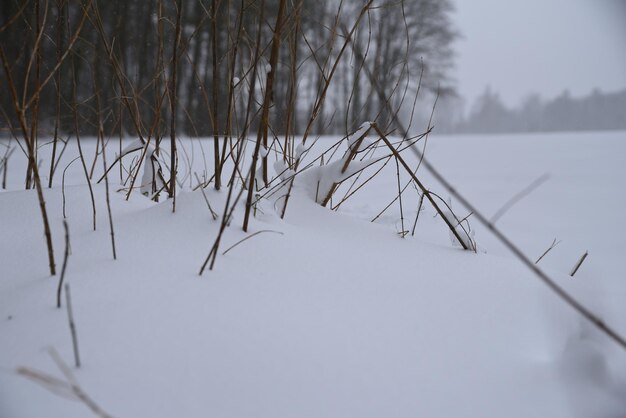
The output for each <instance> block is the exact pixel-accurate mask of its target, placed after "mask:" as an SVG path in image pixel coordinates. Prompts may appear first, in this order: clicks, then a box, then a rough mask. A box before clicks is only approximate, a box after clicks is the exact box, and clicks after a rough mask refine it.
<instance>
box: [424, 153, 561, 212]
mask: <svg viewBox="0 0 626 418" xmlns="http://www.w3.org/2000/svg"><path fill="white" fill-rule="evenodd" d="M422 155H423V154H422ZM549 179H550V174H548V173H546V174H544V175H542V176H541V177H539V178H538V179H536V180H535V181H533V182H532V183H530V184H529V185H528V186H526V187H524V189H522V190H521V191H519V192H518V193H517V194H516V195H515V196H513V197H512V198H510V199H509V200H508V201H507V202H506V203H505V204H504V205H502V207H501V208H500V209H498V210H497V211H496V213H495V214H494V215H493V216H492V217H491V223H494V224H495V223H496V222H498V220H499V219H500V218H501V217H502V216H503V215H504V214H505V213H506V212H507V211H508V210H509V209H511V208H512V207H513V206H514V205H515V204H516V203H517V202H519V201H520V200H522V199H523V198H524V197H526V196H528V195H529V194H530V193H532V192H533V191H534V190H535V189H537V188H538V187H539V186H541V185H542V184H543V183H545V182H546V181H548V180H549Z"/></svg>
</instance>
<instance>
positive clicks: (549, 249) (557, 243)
mask: <svg viewBox="0 0 626 418" xmlns="http://www.w3.org/2000/svg"><path fill="white" fill-rule="evenodd" d="M560 242H561V241H558V242H557V240H556V238H555V239H554V240H553V241H552V244H550V246H549V247H548V249H547V250H545V251H544V252H543V254H541V256H540V257H539V258H538V259H537V261H535V264H539V262H540V261H541V259H542V258H543V257H545V256H546V255H547V254H548V253H549V252H550V251H552V249H553V248H554V247H556V246H557V245H559V243H560Z"/></svg>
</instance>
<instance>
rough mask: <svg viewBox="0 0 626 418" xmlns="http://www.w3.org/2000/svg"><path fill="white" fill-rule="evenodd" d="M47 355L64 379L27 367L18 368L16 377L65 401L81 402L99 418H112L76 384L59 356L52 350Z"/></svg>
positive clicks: (72, 375) (74, 378)
mask: <svg viewBox="0 0 626 418" xmlns="http://www.w3.org/2000/svg"><path fill="white" fill-rule="evenodd" d="M48 354H49V355H50V357H52V360H53V361H54V363H55V364H56V366H57V368H58V369H59V370H60V371H61V373H62V374H63V376H64V379H59V378H57V377H55V376H52V375H50V374H48V373H45V372H42V371H39V370H35V369H31V368H28V367H19V368H18V369H17V370H16V372H17V374H18V375H20V376H22V377H24V378H26V379H29V380H31V381H33V382H35V383H37V384H38V385H40V386H42V387H44V388H45V389H47V390H49V391H50V392H52V393H54V394H55V395H58V396H62V397H64V398H66V399H70V400H73V401H77V402H81V403H82V404H84V405H85V406H86V407H87V408H89V410H91V412H92V413H93V414H94V415H96V416H98V417H100V418H113V417H112V416H111V415H109V414H108V413H107V412H105V411H104V410H103V409H102V408H101V407H100V406H99V405H98V404H97V403H96V402H95V401H94V400H93V399H92V398H91V397H90V396H89V395H88V394H87V392H86V391H85V390H84V389H83V388H82V387H81V386H80V385H79V384H78V381H77V380H76V377H75V376H74V374H73V373H72V371H71V370H70V368H69V367H68V366H67V364H65V362H64V361H63V360H62V359H61V357H60V356H59V354H58V353H57V352H56V350H54V349H53V348H50V349H49V350H48Z"/></svg>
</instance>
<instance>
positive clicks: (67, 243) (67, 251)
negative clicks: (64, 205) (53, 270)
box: [57, 219, 70, 308]
mask: <svg viewBox="0 0 626 418" xmlns="http://www.w3.org/2000/svg"><path fill="white" fill-rule="evenodd" d="M63 229H64V230H65V253H64V254H63V266H62V267H61V277H59V285H58V286H57V308H61V289H62V287H63V279H64V278H65V269H66V268H67V259H68V257H69V255H70V229H69V227H68V226H67V220H65V219H63Z"/></svg>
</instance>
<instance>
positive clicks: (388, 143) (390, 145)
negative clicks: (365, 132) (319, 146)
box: [372, 124, 469, 250]
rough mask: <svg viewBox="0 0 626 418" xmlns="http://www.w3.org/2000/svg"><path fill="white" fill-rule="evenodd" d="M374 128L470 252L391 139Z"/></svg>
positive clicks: (377, 128) (465, 248)
mask: <svg viewBox="0 0 626 418" xmlns="http://www.w3.org/2000/svg"><path fill="white" fill-rule="evenodd" d="M372 128H374V130H375V131H376V132H377V133H378V135H379V136H380V138H381V139H382V140H383V142H385V144H387V146H388V147H389V149H390V150H391V152H392V153H393V154H394V156H395V157H396V158H397V159H398V161H399V162H400V164H402V166H403V167H404V169H405V170H406V172H407V173H408V174H409V175H410V176H411V178H412V179H413V181H414V182H415V184H417V187H419V188H420V190H421V192H422V193H423V194H425V195H426V198H427V199H428V201H429V202H430V203H431V205H432V206H433V208H435V211H437V214H439V216H441V219H443V221H444V222H445V223H446V225H447V226H448V229H450V232H452V234H453V235H454V238H456V240H457V241H458V242H459V244H460V245H461V247H462V248H463V249H464V250H468V249H469V247H468V246H467V244H466V243H465V241H464V240H463V239H462V238H461V237H460V236H459V233H458V231H457V230H456V225H452V224H451V223H450V220H449V219H448V217H447V216H446V215H445V214H444V213H443V211H442V210H441V208H439V205H438V204H437V202H435V200H434V199H433V198H432V196H431V193H430V191H429V190H428V189H427V188H426V187H425V186H424V185H423V184H422V182H421V181H420V180H419V179H418V178H417V176H416V175H415V174H414V173H413V170H411V168H410V167H409V166H408V164H407V163H406V162H405V161H404V159H403V158H402V156H401V155H400V153H399V152H398V151H397V150H396V149H395V148H394V146H393V144H392V143H391V142H389V139H387V136H386V135H385V134H384V133H383V132H382V131H381V130H380V128H379V127H378V126H377V125H376V124H372Z"/></svg>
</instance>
